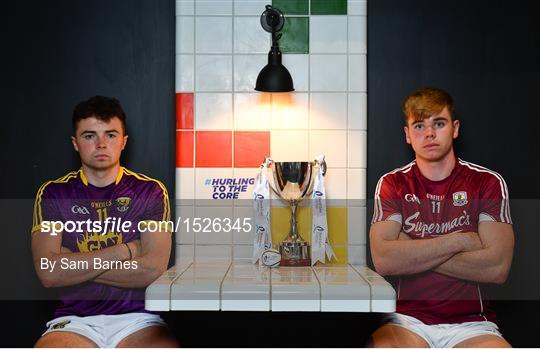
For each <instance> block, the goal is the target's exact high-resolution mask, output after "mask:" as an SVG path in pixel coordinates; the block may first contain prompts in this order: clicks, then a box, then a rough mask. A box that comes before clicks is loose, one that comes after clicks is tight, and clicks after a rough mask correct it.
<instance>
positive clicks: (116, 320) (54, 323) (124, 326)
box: [42, 313, 167, 348]
mask: <svg viewBox="0 0 540 349" xmlns="http://www.w3.org/2000/svg"><path fill="white" fill-rule="evenodd" d="M149 326H165V327H166V326H167V324H165V322H164V321H163V319H161V317H160V316H159V315H155V314H148V313H127V314H120V315H94V316H83V317H80V316H71V315H70V316H62V317H59V318H56V319H54V320H51V321H49V322H47V331H45V332H44V333H43V334H42V336H44V335H46V334H48V333H51V332H58V331H67V332H74V333H77V334H80V335H82V336H84V337H87V338H88V339H90V340H92V341H93V342H94V343H96V345H97V346H98V347H102V348H103V347H107V348H114V347H116V346H117V345H118V343H120V341H121V340H122V339H124V338H126V337H127V336H129V335H130V334H132V333H134V332H137V331H139V330H141V329H143V328H145V327H149Z"/></svg>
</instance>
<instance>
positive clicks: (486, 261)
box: [434, 222, 514, 284]
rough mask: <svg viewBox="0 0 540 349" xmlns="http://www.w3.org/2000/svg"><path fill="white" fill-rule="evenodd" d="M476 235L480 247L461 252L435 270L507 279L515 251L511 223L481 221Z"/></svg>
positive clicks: (468, 277)
mask: <svg viewBox="0 0 540 349" xmlns="http://www.w3.org/2000/svg"><path fill="white" fill-rule="evenodd" d="M478 236H479V237H480V241H481V244H482V246H481V248H480V249H478V250H474V251H467V252H460V253H457V254H456V255H455V256H453V257H452V258H450V259H448V260H447V261H445V262H444V263H442V264H441V265H439V266H438V267H437V268H435V269H434V270H435V271H436V272H439V273H441V274H445V275H448V276H452V277H455V278H459V279H464V280H470V281H476V282H486V283H496V284H502V283H504V282H505V281H506V279H507V277H508V273H509V271H510V266H511V264H512V256H513V251H514V231H513V228H512V225H510V224H507V223H499V222H480V224H479V225H478Z"/></svg>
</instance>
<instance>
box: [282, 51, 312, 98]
mask: <svg viewBox="0 0 540 349" xmlns="http://www.w3.org/2000/svg"><path fill="white" fill-rule="evenodd" d="M282 63H283V65H284V66H285V68H287V70H288V71H289V73H291V77H292V79H293V85H294V90H295V91H308V90H309V55H307V54H306V55H302V54H284V55H283V59H282Z"/></svg>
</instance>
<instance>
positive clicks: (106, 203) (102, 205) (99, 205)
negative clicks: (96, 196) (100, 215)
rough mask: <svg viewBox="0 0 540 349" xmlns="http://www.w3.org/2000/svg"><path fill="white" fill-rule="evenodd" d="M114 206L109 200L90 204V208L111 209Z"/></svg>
mask: <svg viewBox="0 0 540 349" xmlns="http://www.w3.org/2000/svg"><path fill="white" fill-rule="evenodd" d="M111 205H112V200H108V201H92V202H91V203H90V206H92V208H105V207H109V206H111Z"/></svg>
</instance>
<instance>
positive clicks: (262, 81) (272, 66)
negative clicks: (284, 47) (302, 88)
mask: <svg viewBox="0 0 540 349" xmlns="http://www.w3.org/2000/svg"><path fill="white" fill-rule="evenodd" d="M255 90H257V91H261V92H291V91H294V86H293V80H292V77H291V73H289V71H288V70H287V68H285V67H284V66H283V64H281V52H280V51H279V49H278V50H271V51H270V53H268V64H267V65H266V66H265V67H264V68H262V70H261V71H260V73H259V76H258V77H257V83H256V84H255Z"/></svg>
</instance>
